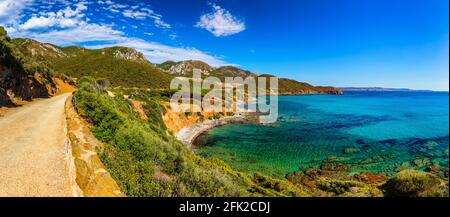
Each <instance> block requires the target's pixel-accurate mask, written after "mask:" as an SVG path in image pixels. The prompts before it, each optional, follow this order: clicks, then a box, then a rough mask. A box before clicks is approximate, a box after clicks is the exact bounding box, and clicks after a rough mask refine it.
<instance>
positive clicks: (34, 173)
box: [0, 93, 73, 196]
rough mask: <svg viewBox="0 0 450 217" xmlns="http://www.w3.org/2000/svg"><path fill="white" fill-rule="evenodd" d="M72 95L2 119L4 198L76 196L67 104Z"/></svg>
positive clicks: (17, 110) (0, 152)
mask: <svg viewBox="0 0 450 217" xmlns="http://www.w3.org/2000/svg"><path fill="white" fill-rule="evenodd" d="M68 96H69V94H68V93H66V94H62V95H59V96H55V97H52V98H50V99H42V100H38V101H36V102H32V103H29V104H26V105H24V106H22V107H19V108H14V109H11V110H8V111H7V112H5V113H4V114H3V116H2V117H0V196H73V190H72V186H71V179H70V176H69V169H70V166H69V164H68V162H69V159H70V158H69V156H70V153H69V151H70V145H69V144H67V143H66V128H65V124H66V123H65V117H64V102H65V100H66V98H67V97H68Z"/></svg>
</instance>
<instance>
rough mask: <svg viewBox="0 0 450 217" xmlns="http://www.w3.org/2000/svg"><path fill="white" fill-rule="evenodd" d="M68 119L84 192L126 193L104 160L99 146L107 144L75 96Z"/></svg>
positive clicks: (67, 108) (78, 179)
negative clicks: (81, 111)
mask: <svg viewBox="0 0 450 217" xmlns="http://www.w3.org/2000/svg"><path fill="white" fill-rule="evenodd" d="M65 113H66V120H67V135H68V138H69V141H70V145H71V149H72V156H73V162H74V165H75V170H76V172H75V176H76V178H75V180H76V183H77V185H78V186H79V188H80V189H81V190H82V191H83V195H84V196H88V197H94V196H97V197H98V196H102V197H124V196H125V194H123V193H122V192H121V191H120V188H119V186H118V185H117V183H116V181H115V180H114V179H113V178H112V177H111V175H110V174H109V172H108V171H106V169H105V166H104V165H103V163H102V162H101V160H100V158H99V156H98V154H97V150H101V149H102V147H103V144H102V143H101V142H100V141H98V140H97V139H96V138H95V137H94V135H93V134H92V132H91V130H90V125H89V124H88V123H87V122H86V121H85V120H84V119H83V118H81V117H80V116H79V115H78V113H77V112H76V111H75V108H74V107H73V104H72V96H70V97H68V99H67V101H66V105H65Z"/></svg>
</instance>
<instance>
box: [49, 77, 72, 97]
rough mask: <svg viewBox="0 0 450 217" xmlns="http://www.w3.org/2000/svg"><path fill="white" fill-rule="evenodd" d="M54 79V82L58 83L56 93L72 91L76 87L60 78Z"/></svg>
mask: <svg viewBox="0 0 450 217" xmlns="http://www.w3.org/2000/svg"><path fill="white" fill-rule="evenodd" d="M54 80H55V82H56V84H57V85H58V92H57V93H56V94H61V93H72V92H74V91H75V90H76V89H77V88H76V87H75V86H73V85H70V84H68V83H66V82H65V81H63V80H62V79H60V78H54Z"/></svg>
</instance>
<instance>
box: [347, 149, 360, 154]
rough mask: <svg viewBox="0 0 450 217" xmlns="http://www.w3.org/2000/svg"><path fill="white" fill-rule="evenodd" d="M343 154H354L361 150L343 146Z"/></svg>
mask: <svg viewBox="0 0 450 217" xmlns="http://www.w3.org/2000/svg"><path fill="white" fill-rule="evenodd" d="M343 152H344V154H355V153H359V152H361V150H360V149H359V148H345V149H344V150H343Z"/></svg>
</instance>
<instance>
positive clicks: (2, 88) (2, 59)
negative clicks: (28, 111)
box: [0, 26, 57, 106]
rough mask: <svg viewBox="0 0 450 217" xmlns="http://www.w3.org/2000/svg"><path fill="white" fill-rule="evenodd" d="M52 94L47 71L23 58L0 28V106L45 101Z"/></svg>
mask: <svg viewBox="0 0 450 217" xmlns="http://www.w3.org/2000/svg"><path fill="white" fill-rule="evenodd" d="M56 91H57V87H56V84H55V82H54V80H53V78H52V76H51V73H50V69H49V68H48V67H47V66H46V65H45V64H43V63H42V62H40V61H39V60H37V59H34V58H33V57H31V56H27V55H25V54H23V53H22V52H21V51H20V50H19V49H18V48H17V47H16V45H15V44H14V43H13V42H12V40H11V39H10V38H9V37H8V35H7V33H6V31H5V30H4V29H3V27H1V26H0V106H1V105H8V104H15V103H16V101H17V100H27V101H29V100H31V99H33V98H37V97H48V96H50V95H51V94H54V93H55V92H56Z"/></svg>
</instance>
